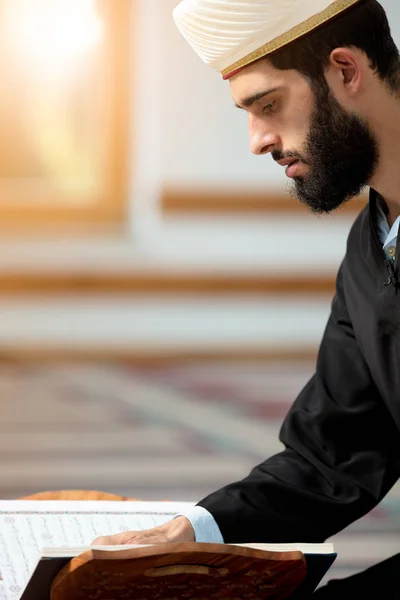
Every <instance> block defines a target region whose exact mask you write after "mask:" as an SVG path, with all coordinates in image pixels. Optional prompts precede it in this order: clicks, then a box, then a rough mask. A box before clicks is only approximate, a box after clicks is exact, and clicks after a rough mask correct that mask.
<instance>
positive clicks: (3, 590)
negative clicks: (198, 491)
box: [0, 500, 193, 600]
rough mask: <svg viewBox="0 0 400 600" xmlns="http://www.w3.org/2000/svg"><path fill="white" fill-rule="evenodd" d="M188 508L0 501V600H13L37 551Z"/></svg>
mask: <svg viewBox="0 0 400 600" xmlns="http://www.w3.org/2000/svg"><path fill="white" fill-rule="evenodd" d="M192 505H193V503H186V502H102V501H100V502H71V501H65V502H63V501H61V502H60V501H58V502H56V501H40V502H39V501H27V500H12V501H11V500H3V501H0V600H18V598H20V596H21V594H22V592H23V590H24V588H25V586H26V583H27V581H28V580H29V577H30V575H31V573H32V570H33V569H34V567H35V565H36V563H37V561H38V558H39V555H40V552H41V550H42V548H44V547H46V548H51V547H65V546H75V547H76V546H90V544H91V543H92V542H93V540H94V539H95V538H96V537H98V536H100V535H111V534H114V533H120V532H122V531H130V530H132V531H134V530H139V531H140V530H143V529H150V528H152V527H156V526H157V525H161V524H162V523H165V522H167V521H169V520H170V519H172V518H173V517H174V516H175V515H176V514H177V513H179V512H181V511H182V510H184V508H185V507H187V506H192Z"/></svg>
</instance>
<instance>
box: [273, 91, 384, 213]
mask: <svg viewBox="0 0 400 600" xmlns="http://www.w3.org/2000/svg"><path fill="white" fill-rule="evenodd" d="M272 156H273V158H274V159H275V160H280V159H282V158H289V157H294V158H298V159H299V160H300V161H301V162H303V163H304V164H306V165H308V173H307V176H306V177H295V178H294V185H293V188H292V189H291V193H293V194H294V195H295V196H296V197H297V198H298V199H299V200H300V201H301V202H302V203H303V204H305V205H306V206H307V207H308V208H310V209H311V210H312V212H314V213H317V214H324V213H330V212H331V211H333V210H335V209H336V208H338V207H339V206H341V205H342V204H344V203H345V202H347V201H348V200H350V199H351V198H353V197H354V196H358V195H359V194H360V193H361V191H362V189H363V188H364V187H365V186H366V185H367V184H368V182H369V181H370V180H371V178H372V177H373V175H374V173H375V171H376V168H377V166H378V162H379V149H378V142H377V140H376V138H375V135H374V134H373V132H372V131H371V130H370V128H369V126H368V123H367V122H366V121H364V120H363V119H362V118H360V117H358V116H356V115H354V114H351V113H347V112H346V111H345V110H343V109H342V107H341V106H340V104H339V103H338V102H337V101H336V99H335V98H334V96H333V95H332V93H331V92H330V89H329V88H328V87H327V86H326V88H325V89H322V86H321V87H320V88H319V89H318V91H316V93H315V103H314V110H313V114H312V117H311V127H310V133H309V135H308V137H307V141H306V146H305V152H304V157H302V156H301V155H299V154H297V153H294V152H289V153H286V154H284V155H283V154H281V153H279V152H278V151H276V152H273V153H272Z"/></svg>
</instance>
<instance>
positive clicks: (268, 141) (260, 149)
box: [249, 115, 278, 155]
mask: <svg viewBox="0 0 400 600" xmlns="http://www.w3.org/2000/svg"><path fill="white" fill-rule="evenodd" d="M249 135H250V150H251V151H252V153H253V154H257V155H260V154H268V153H269V152H272V151H273V150H274V149H275V148H277V146H278V136H277V135H276V134H275V133H273V131H272V130H271V128H270V127H268V125H267V124H266V123H263V122H262V120H261V119H254V118H252V116H251V115H249Z"/></svg>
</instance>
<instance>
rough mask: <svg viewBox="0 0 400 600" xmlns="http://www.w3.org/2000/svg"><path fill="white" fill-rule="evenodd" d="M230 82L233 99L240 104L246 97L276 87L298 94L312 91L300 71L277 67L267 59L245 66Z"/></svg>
mask: <svg viewBox="0 0 400 600" xmlns="http://www.w3.org/2000/svg"><path fill="white" fill-rule="evenodd" d="M229 83H230V90H231V95H232V98H233V101H234V102H235V104H238V105H241V104H242V101H243V99H245V98H249V97H250V96H253V95H255V94H257V93H258V92H261V91H264V90H268V89H274V88H285V89H286V90H287V91H291V90H292V91H293V92H294V93H298V94H304V93H307V91H308V92H309V93H311V88H310V85H309V84H308V82H307V81H306V79H305V78H304V77H303V76H302V75H300V73H299V72H298V71H295V70H293V69H290V70H286V71H282V70H280V69H276V68H275V67H273V66H272V64H271V63H270V62H269V61H268V60H266V59H263V60H258V61H256V62H254V63H252V64H251V65H248V66H247V67H244V68H243V69H241V70H240V71H238V73H236V74H235V75H233V76H232V77H231V78H230V80H229Z"/></svg>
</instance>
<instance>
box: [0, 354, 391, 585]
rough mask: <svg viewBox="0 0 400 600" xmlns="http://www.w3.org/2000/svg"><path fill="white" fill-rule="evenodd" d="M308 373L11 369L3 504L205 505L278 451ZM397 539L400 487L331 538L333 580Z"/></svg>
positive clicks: (5, 392)
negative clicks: (29, 498)
mask: <svg viewBox="0 0 400 600" xmlns="http://www.w3.org/2000/svg"><path fill="white" fill-rule="evenodd" d="M312 369H313V366H312V365H311V364H298V363H294V364H293V363H291V364H281V363H280V364H271V363H268V364H261V363H234V364H230V363H221V364H216V363H213V364H212V365H210V364H195V365H181V366H175V367H164V368H150V367H149V368H142V369H138V368H131V369H130V368H127V367H121V366H116V365H96V364H85V365H72V364H63V365H53V366H50V365H47V366H46V365H42V366H18V365H3V366H1V367H0V396H1V399H2V400H1V416H2V418H1V421H0V434H1V438H0V439H1V450H2V453H1V456H0V463H1V465H0V466H1V480H0V496H1V497H2V498H16V497H19V496H23V495H27V494H30V493H33V492H36V491H42V490H49V489H72V488H78V489H99V490H103V491H110V492H114V493H119V494H123V495H129V496H134V497H136V498H141V499H146V500H158V499H165V498H168V499H171V500H193V501H195V500H198V499H200V498H201V497H203V496H204V495H206V494H207V493H209V492H211V491H213V490H214V489H216V488H218V487H220V486H222V485H224V484H225V483H229V482H230V481H233V480H236V479H240V478H242V477H243V476H245V475H246V474H247V473H248V471H249V470H250V469H251V467H252V466H253V465H254V464H256V463H257V462H260V461H262V460H264V459H265V458H266V457H267V456H268V455H270V454H273V453H275V452H276V451H278V450H280V447H281V446H280V444H279V442H278V440H277V435H278V429H279V426H280V423H281V421H282V419H283V417H284V415H285V414H286V412H287V410H288V408H289V406H290V404H291V402H292V400H293V399H294V398H295V396H296V394H297V393H298V391H299V390H300V389H301V387H302V386H303V385H304V383H305V382H306V381H307V379H308V378H309V376H310V374H311V373H312ZM399 533H400V487H398V486H397V487H396V488H395V489H394V490H392V492H391V493H390V495H389V496H388V497H387V498H386V499H385V501H384V502H383V503H382V504H381V505H380V507H378V508H377V509H375V510H374V511H372V512H371V513H370V514H369V515H367V516H366V517H364V518H363V519H361V520H360V521H359V522H357V523H355V524H354V525H352V526H351V527H350V528H348V529H347V530H346V531H345V532H343V533H341V534H339V535H338V536H336V537H335V538H334V540H333V541H334V542H335V545H336V547H337V549H338V552H339V559H338V561H337V563H336V566H335V568H334V569H333V570H332V571H331V577H332V576H338V577H341V576H346V575H347V574H350V573H352V572H354V571H357V570H359V569H361V568H364V567H366V566H369V565H371V564H373V563H375V562H377V561H379V560H382V559H384V558H386V557H388V556H390V555H392V554H395V553H397V552H399V551H400V540H399ZM249 541H251V540H249Z"/></svg>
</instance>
